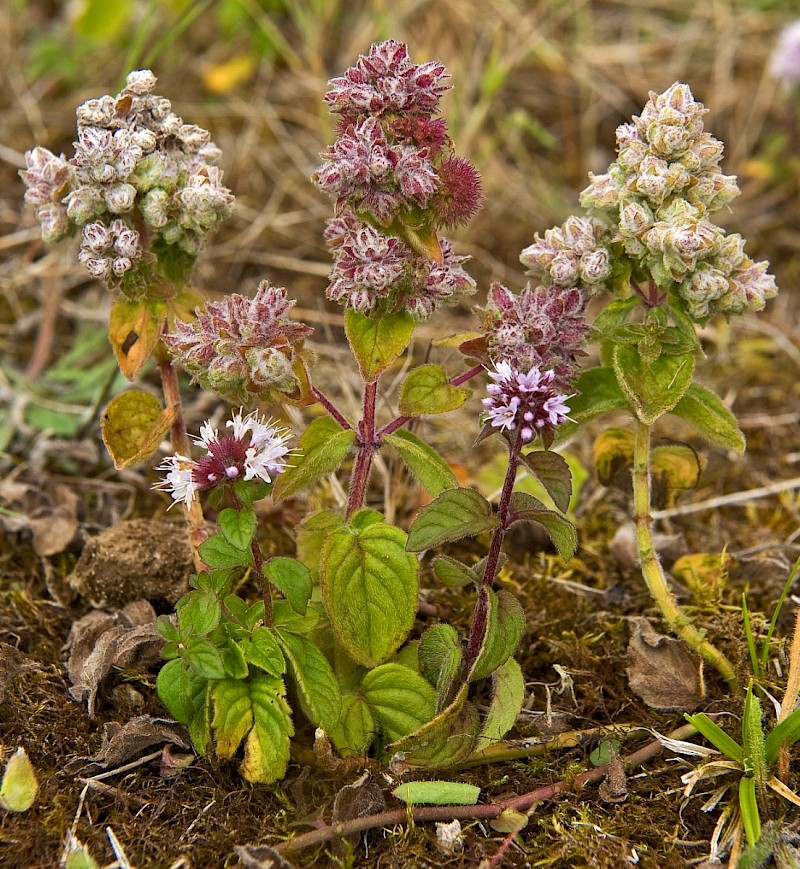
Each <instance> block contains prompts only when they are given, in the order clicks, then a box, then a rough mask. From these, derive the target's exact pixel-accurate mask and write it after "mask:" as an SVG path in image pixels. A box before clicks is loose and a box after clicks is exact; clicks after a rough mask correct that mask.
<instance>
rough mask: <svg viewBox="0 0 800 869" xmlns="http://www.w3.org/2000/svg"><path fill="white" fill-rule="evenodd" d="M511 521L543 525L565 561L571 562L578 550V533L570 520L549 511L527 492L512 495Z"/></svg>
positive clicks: (553, 511)
mask: <svg viewBox="0 0 800 869" xmlns="http://www.w3.org/2000/svg"><path fill="white" fill-rule="evenodd" d="M510 521H511V522H512V523H513V522H535V523H538V524H539V525H541V526H542V528H544V530H545V531H546V532H547V534H548V536H549V537H550V539H551V540H552V541H553V545H554V546H555V547H556V549H557V550H558V554H559V555H560V556H561V557H562V558H563V559H564V561H569V560H570V558H572V556H573V555H574V554H575V550H576V549H577V548H578V532H577V531H576V530H575V526H574V525H573V524H572V523H571V522H570V521H569V519H566V518H564V516H562V515H561V514H560V513H556V511H555V510H548V509H547V508H546V507H545V506H544V504H542V502H541V501H539V500H538V499H536V498H534V497H533V496H532V495H528V494H527V493H526V492H513V493H512V494H511V514H510Z"/></svg>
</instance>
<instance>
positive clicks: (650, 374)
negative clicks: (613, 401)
mask: <svg viewBox="0 0 800 869" xmlns="http://www.w3.org/2000/svg"><path fill="white" fill-rule="evenodd" d="M613 360H614V373H615V375H616V377H617V382H618V383H619V385H620V388H621V389H622V391H623V392H624V394H625V397H626V398H627V399H628V403H629V404H630V406H631V408H633V411H634V413H635V414H636V417H637V418H638V419H639V420H640V421H641V422H643V423H644V424H645V425H652V424H653V423H654V422H655V421H656V420H657V419H658V418H659V417H660V416H663V414H665V413H667V411H670V410H672V408H673V407H675V405H676V404H677V403H678V401H680V398H681V396H682V395H683V394H684V393H685V392H686V390H687V389H688V387H689V384H690V383H691V382H692V377H693V375H694V356H693V355H691V354H688V353H683V354H678V355H669V356H667V355H665V356H659V357H658V358H657V359H654V360H653V361H652V362H648V361H645V360H644V359H642V357H641V355H640V354H639V352H638V350H637V348H636V347H632V346H623V345H620V344H617V345H616V346H615V347H614V354H613Z"/></svg>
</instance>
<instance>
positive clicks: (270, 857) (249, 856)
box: [233, 845, 296, 869]
mask: <svg viewBox="0 0 800 869" xmlns="http://www.w3.org/2000/svg"><path fill="white" fill-rule="evenodd" d="M233 850H234V851H235V852H236V856H237V857H238V858H239V865H240V866H241V867H242V869H296V867H295V865H294V863H290V862H289V861H288V860H287V859H286V858H285V857H282V856H281V855H280V854H279V853H278V852H277V851H276V850H275V849H274V848H270V847H269V845H236V846H235V847H234V849H233Z"/></svg>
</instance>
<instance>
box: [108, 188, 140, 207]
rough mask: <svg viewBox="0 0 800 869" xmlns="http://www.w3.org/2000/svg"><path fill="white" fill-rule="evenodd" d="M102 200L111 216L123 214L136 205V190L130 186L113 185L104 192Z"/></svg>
mask: <svg viewBox="0 0 800 869" xmlns="http://www.w3.org/2000/svg"><path fill="white" fill-rule="evenodd" d="M104 198H105V202H106V205H107V206H108V210H109V211H110V212H111V213H112V214H125V213H126V212H128V211H130V210H131V209H132V208H133V206H134V204H135V203H136V188H135V187H134V186H133V185H132V184H115V185H114V186H113V187H109V188H108V189H107V190H106V191H105V195H104Z"/></svg>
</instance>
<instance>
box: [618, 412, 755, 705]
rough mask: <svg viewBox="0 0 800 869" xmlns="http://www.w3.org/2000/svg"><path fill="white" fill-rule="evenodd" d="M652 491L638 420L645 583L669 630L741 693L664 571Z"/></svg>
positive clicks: (644, 429)
mask: <svg viewBox="0 0 800 869" xmlns="http://www.w3.org/2000/svg"><path fill="white" fill-rule="evenodd" d="M650 492H651V481H650V426H649V425H646V424H645V423H643V422H640V421H638V420H637V422H636V437H635V440H634V446H633V505H634V521H635V523H636V544H637V548H638V550H639V561H640V563H641V567H642V575H643V576H644V581H645V582H646V583H647V588H648V589H649V591H650V594H651V596H652V598H653V600H654V601H655V602H656V605H657V606H658V608H659V609H660V610H661V614H662V615H663V616H664V619H665V620H666V622H667V624H668V625H669V627H670V628H671V629H672V630H673V631H674V632H675V633H676V634H677V635H678V636H679V637H680V638H681V639H682V640H683V641H684V642H685V643H686V645H687V646H689V648H690V649H692V650H693V651H695V652H697V654H699V655H700V656H701V657H702V658H703V659H704V660H705V661H706V662H707V663H708V664H710V665H711V666H712V667H714V669H716V670H717V672H718V673H719V674H720V675H721V676H722V678H723V679H724V680H725V681H726V682H727V683H728V686H729V688H730V689H731V692H733V693H736V694H738V691H739V685H738V682H737V679H736V673H735V671H734V669H733V664H731V662H730V661H729V660H728V659H727V658H726V657H725V655H723V654H722V652H720V650H719V649H717V647H716V646H714V645H712V644H711V643H710V642H709V641H708V640H706V639H704V638H703V636H702V634H701V633H700V631H698V630H697V628H695V627H694V625H693V624H692V623H691V622H690V621H689V618H688V616H687V615H686V613H684V611H683V610H682V609H681V607H680V605H679V604H678V601H677V600H676V598H675V595H674V594H673V593H672V591H671V589H670V588H669V585H668V584H667V578H666V576H665V575H664V569H663V568H662V566H661V562H660V561H659V559H658V554H657V553H656V550H655V548H654V546H653V535H652V532H651V527H650V526H651V524H652V521H653V520H652V518H651V516H650Z"/></svg>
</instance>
